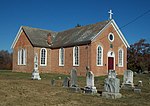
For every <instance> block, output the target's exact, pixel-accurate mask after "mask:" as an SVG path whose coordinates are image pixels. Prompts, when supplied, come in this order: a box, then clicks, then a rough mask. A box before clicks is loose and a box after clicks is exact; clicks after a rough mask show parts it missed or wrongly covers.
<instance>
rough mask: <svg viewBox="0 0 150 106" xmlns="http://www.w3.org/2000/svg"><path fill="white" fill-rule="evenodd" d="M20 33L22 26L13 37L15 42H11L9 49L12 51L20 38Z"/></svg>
mask: <svg viewBox="0 0 150 106" xmlns="http://www.w3.org/2000/svg"><path fill="white" fill-rule="evenodd" d="M22 32H23V29H22V26H21V27H20V28H19V31H18V33H17V35H16V37H15V40H14V41H13V43H12V45H11V49H13V48H14V47H15V45H16V43H17V41H18V39H19V37H20V35H21V33H22Z"/></svg>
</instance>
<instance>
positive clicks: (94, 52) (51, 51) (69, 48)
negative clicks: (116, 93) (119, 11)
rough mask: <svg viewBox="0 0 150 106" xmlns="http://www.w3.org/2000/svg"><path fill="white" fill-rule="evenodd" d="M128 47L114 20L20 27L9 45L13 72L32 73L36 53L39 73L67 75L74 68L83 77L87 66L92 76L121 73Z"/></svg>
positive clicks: (123, 68)
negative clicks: (57, 28)
mask: <svg viewBox="0 0 150 106" xmlns="http://www.w3.org/2000/svg"><path fill="white" fill-rule="evenodd" d="M128 47H129V44H128V42H127V41H126V39H125V37H124V35H123V34H122V32H121V31H120V29H119V28H118V26H117V24H116V22H115V21H114V20H113V19H110V20H107V21H103V22H98V23H95V24H91V25H86V26H81V27H76V28H72V29H69V30H65V31H62V32H54V31H50V30H43V29H38V28H31V27H27V26H21V27H20V29H19V31H18V33H17V35H16V38H15V39H14V42H13V44H12V49H13V71H14V72H30V73H31V72H32V71H33V69H34V55H35V54H38V69H39V72H40V73H61V74H69V73H70V70H71V69H72V68H73V67H75V68H76V69H77V74H78V75H82V76H85V73H86V66H89V67H90V70H91V71H92V72H93V73H94V75H95V76H101V75H106V74H107V73H108V70H110V69H113V70H116V72H117V74H123V72H124V70H126V69H127V48H128Z"/></svg>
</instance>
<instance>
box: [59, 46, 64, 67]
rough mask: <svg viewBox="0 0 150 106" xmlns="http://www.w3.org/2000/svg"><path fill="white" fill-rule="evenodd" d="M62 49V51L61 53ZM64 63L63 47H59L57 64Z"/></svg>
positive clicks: (62, 64) (61, 64)
mask: <svg viewBox="0 0 150 106" xmlns="http://www.w3.org/2000/svg"><path fill="white" fill-rule="evenodd" d="M62 51H63V53H62ZM62 59H63V60H62ZM62 61H63V62H62ZM64 64H65V49H64V48H60V49H59V66H64Z"/></svg>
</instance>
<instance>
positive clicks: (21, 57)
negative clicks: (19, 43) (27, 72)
mask: <svg viewBox="0 0 150 106" xmlns="http://www.w3.org/2000/svg"><path fill="white" fill-rule="evenodd" d="M22 54H23V55H22ZM26 54H27V53H26V49H24V48H19V49H18V59H17V60H18V65H26V60H27V59H26V58H27V56H26Z"/></svg>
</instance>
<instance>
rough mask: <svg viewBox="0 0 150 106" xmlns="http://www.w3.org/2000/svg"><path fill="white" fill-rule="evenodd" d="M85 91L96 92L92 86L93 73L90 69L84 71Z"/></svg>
mask: <svg viewBox="0 0 150 106" xmlns="http://www.w3.org/2000/svg"><path fill="white" fill-rule="evenodd" d="M84 91H85V93H92V94H95V93H97V89H96V87H95V86H94V74H93V73H92V71H87V73H86V87H85V89H84Z"/></svg>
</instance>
